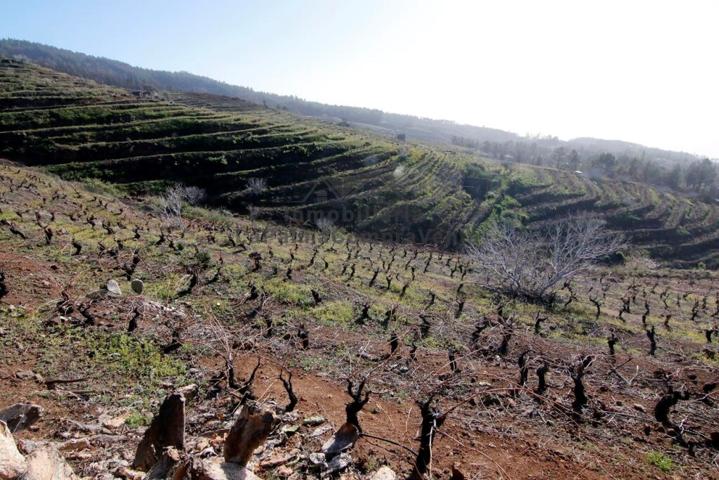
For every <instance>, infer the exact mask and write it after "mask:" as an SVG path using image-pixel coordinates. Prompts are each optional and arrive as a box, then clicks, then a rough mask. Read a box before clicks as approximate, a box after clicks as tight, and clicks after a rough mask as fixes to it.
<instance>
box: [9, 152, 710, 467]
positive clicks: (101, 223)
mask: <svg viewBox="0 0 719 480" xmlns="http://www.w3.org/2000/svg"><path fill="white" fill-rule="evenodd" d="M112 191H113V189H112V188H103V186H102V185H97V183H96V182H90V183H89V184H81V183H69V182H66V181H62V180H59V179H57V177H55V176H53V175H48V174H46V173H43V172H41V171H39V170H38V169H32V168H27V167H20V166H18V165H16V164H15V165H13V164H8V163H7V162H0V273H2V276H1V277H0V286H1V287H2V288H0V338H1V339H2V345H3V350H2V360H3V371H2V374H1V375H0V411H1V410H2V409H4V408H5V407H7V406H9V405H12V404H15V403H17V402H33V403H37V404H39V405H40V406H41V407H42V408H44V409H45V414H44V415H43V416H42V418H41V419H40V420H39V421H38V422H37V424H36V425H35V428H33V429H32V430H25V431H19V432H17V433H16V434H17V436H18V439H19V440H31V441H33V442H47V441H49V442H51V443H52V444H54V445H56V446H58V448H60V449H61V451H62V454H63V455H64V456H66V458H67V459H68V460H69V461H70V462H71V463H72V465H73V467H74V468H75V469H76V472H77V473H78V474H81V475H82V476H83V477H93V478H94V477H96V476H97V475H98V474H100V473H102V474H105V477H107V478H113V477H112V476H109V477H108V476H107V473H108V472H111V473H112V474H115V476H116V477H120V478H125V479H126V478H142V475H141V474H135V475H133V476H130V475H129V474H127V473H126V472H125V473H123V470H122V469H121V467H127V466H128V462H127V460H131V459H132V458H133V452H134V449H135V448H136V447H137V445H138V444H139V443H140V438H141V436H142V434H143V432H144V431H145V429H146V426H147V424H148V423H149V419H150V418H151V417H152V415H154V414H156V413H157V412H158V404H159V402H160V401H161V400H162V398H163V397H164V396H165V395H166V394H168V393H170V392H172V391H173V390H174V389H175V388H177V387H181V386H184V385H187V384H195V385H197V387H198V388H197V390H199V391H198V393H197V395H195V396H194V397H193V398H192V399H188V402H187V405H186V409H187V415H186V430H187V443H186V445H185V447H186V452H187V453H188V454H192V455H199V454H200V452H202V456H210V457H215V456H216V453H215V452H217V454H221V453H220V452H221V448H222V441H223V437H224V433H225V432H226V430H227V429H228V425H231V424H232V421H233V420H234V418H236V416H235V412H236V410H237V405H238V400H237V399H238V398H241V397H242V395H244V393H242V392H243V391H242V390H239V387H237V386H233V385H232V382H231V381H230V380H229V379H228V378H227V375H228V374H227V366H228V365H227V364H226V363H225V361H224V360H225V358H224V357H223V355H227V351H228V350H227V349H229V350H230V351H231V352H232V353H233V357H232V358H231V359H230V361H229V363H230V365H232V366H233V368H234V374H235V375H236V380H237V382H238V383H239V384H240V385H246V384H245V382H246V381H249V388H250V390H249V391H250V393H251V394H254V396H256V397H257V398H258V399H259V400H261V401H264V402H267V401H270V400H272V401H274V402H276V404H277V405H278V408H283V407H284V406H285V405H286V404H287V395H286V393H285V391H284V389H283V388H282V385H281V383H280V381H279V380H278V376H279V375H280V372H283V373H284V375H285V378H286V377H287V374H288V372H289V373H292V374H293V377H292V378H293V382H294V388H295V392H296V395H297V397H298V400H299V402H298V403H297V405H296V409H295V413H293V414H292V415H284V412H282V413H283V414H282V420H281V424H280V426H278V428H277V429H276V430H275V433H273V436H272V440H271V441H270V442H268V443H267V445H266V446H265V448H263V449H258V451H257V453H256V455H255V456H254V461H253V465H254V468H255V471H256V472H257V473H258V474H260V475H261V477H262V478H267V479H270V478H279V477H283V478H284V477H287V475H286V474H281V472H282V470H281V469H280V467H281V466H282V465H283V464H285V465H287V466H288V467H290V468H291V469H292V470H294V471H295V472H296V473H297V476H296V477H294V478H309V477H310V476H311V475H313V476H319V475H318V474H317V471H318V469H321V468H322V467H321V466H318V465H317V464H316V463H317V462H314V461H312V457H310V454H315V452H319V451H320V449H321V447H322V445H323V444H325V443H326V442H327V440H328V439H329V438H330V436H331V435H332V432H333V431H334V430H335V429H337V428H338V427H339V426H340V425H342V423H343V422H344V419H345V415H344V413H345V409H344V407H345V403H346V402H348V401H349V400H350V398H349V396H348V395H347V394H346V393H345V392H346V381H347V379H352V380H354V381H362V380H363V379H367V382H368V383H367V386H368V389H369V390H371V392H372V393H371V395H370V397H369V403H368V404H367V405H366V406H365V408H364V409H363V411H362V412H361V413H360V414H359V418H360V422H361V425H362V427H363V431H364V432H365V433H366V434H367V435H368V436H366V437H363V438H361V439H359V440H358V441H357V442H356V443H357V444H356V445H355V446H354V448H352V450H351V452H350V456H351V459H350V463H349V465H348V466H347V467H345V468H347V469H348V470H349V472H348V473H346V475H348V476H347V477H346V478H352V479H356V480H368V479H370V478H372V477H371V476H372V474H373V473H374V471H375V470H376V469H377V467H378V466H379V465H380V464H385V463H388V464H389V465H390V466H391V467H392V468H393V469H394V470H395V471H397V472H398V473H400V477H399V478H407V476H408V474H409V472H410V470H411V468H412V464H413V460H414V455H413V450H416V449H417V447H418V443H419V442H418V435H417V433H416V432H417V431H418V428H419V425H420V413H419V411H418V408H417V405H416V403H415V402H416V401H420V400H425V399H427V398H428V397H429V396H430V395H432V398H433V399H434V402H433V405H434V406H435V408H436V409H437V411H438V412H446V414H447V419H446V421H445V422H444V423H443V425H442V426H441V428H440V429H439V434H438V435H437V437H436V439H435V443H434V446H433V465H434V468H435V472H436V473H437V477H439V478H449V473H448V472H449V470H450V469H451V468H452V466H453V465H456V466H457V467H458V468H459V469H460V471H462V472H463V473H464V474H465V475H467V478H516V479H519V478H577V479H586V480H589V479H614V478H624V479H646V478H716V468H715V465H714V463H713V462H714V461H715V458H716V451H717V450H716V448H717V446H716V438H717V437H716V435H717V433H716V427H717V425H718V423H717V422H719V418H718V417H719V410H717V408H716V403H715V402H716V390H714V391H713V392H712V390H711V389H712V388H715V387H716V384H717V383H716V382H717V360H716V358H717V355H716V342H715V343H713V344H711V343H706V341H705V337H704V332H706V331H712V330H711V329H712V328H714V329H716V318H717V315H719V301H718V300H717V298H715V296H714V293H715V289H716V281H717V275H716V274H715V273H712V272H699V273H697V272H681V271H672V270H643V269H641V267H638V266H637V265H633V266H631V267H626V268H625V267H620V268H614V269H606V268H602V269H600V270H598V271H596V272H592V273H590V274H588V275H585V276H581V277H578V278H575V279H574V280H573V282H572V285H573V290H572V292H573V293H572V298H574V300H573V301H572V302H571V304H570V303H569V302H567V297H568V294H567V293H566V292H562V294H561V296H562V301H561V302H559V303H560V305H558V307H557V308H556V309H555V310H552V311H545V310H543V309H542V308H541V307H540V306H538V305H528V304H523V303H521V302H514V301H510V300H507V299H502V298H498V297H496V296H494V295H492V294H491V293H490V292H488V291H485V290H483V289H481V288H479V287H478V286H477V277H476V274H475V273H472V272H471V271H470V270H468V269H467V268H466V266H468V265H470V263H469V262H470V259H467V258H465V257H462V256H455V255H447V254H442V253H439V252H436V251H430V250H425V249H415V248H413V247H412V246H407V245H400V246H397V245H386V244H382V243H378V242H365V241H364V240H362V239H359V238H356V237H353V236H351V235H336V236H334V237H333V238H330V237H329V236H328V235H325V234H317V232H316V231H308V230H303V229H298V228H288V227H286V226H283V225H277V224H273V223H267V222H264V221H257V220H252V219H249V218H246V217H241V218H237V217H233V216H230V215H225V214H223V213H222V212H218V211H212V210H206V209H202V208H193V207H187V206H186V207H185V208H184V210H183V215H184V218H183V219H181V220H180V221H179V222H168V221H167V219H166V218H165V217H164V216H163V215H162V213H161V210H160V209H159V208H158V203H157V199H155V198H151V197H143V198H141V199H131V198H126V197H123V196H117V195H116V193H113V192H112ZM380 266H382V270H381V272H382V275H381V276H380V277H379V278H378V279H377V277H376V273H375V272H377V271H379V269H380ZM460 267H461V268H460ZM458 268H460V271H461V272H462V274H461V275H460V274H457V269H458ZM193 278H194V281H193ZM110 279H112V280H114V281H116V282H117V285H118V287H119V290H120V291H119V294H118V293H117V292H115V293H114V294H110V292H109V291H108V290H107V289H106V288H105V286H106V284H107V282H108V280H110ZM375 279H377V281H375ZM131 280H135V281H138V280H139V281H142V288H141V289H139V292H138V289H137V287H136V288H135V290H134V291H133V289H132V288H131ZM598 291H601V292H602V294H601V295H602V301H603V304H602V309H601V312H600V314H597V315H596V317H595V313H594V306H593V305H592V303H590V300H591V299H593V298H595V297H594V296H593V295H597V292H598ZM460 292H461V293H460ZM629 294H631V295H632V297H631V299H630V303H631V310H632V312H631V313H625V314H624V316H623V317H619V318H617V313H618V312H619V311H620V309H621V308H622V306H623V305H624V303H623V302H624V301H625V300H624V299H625V298H626V296H627V295H629ZM595 300H596V299H595ZM459 302H461V304H462V305H463V308H461V309H458V306H459ZM562 305H563V306H562ZM645 309H646V310H645ZM645 311H646V312H649V313H648V314H647V313H644V312H645ZM363 312H364V313H365V314H366V315H363ZM642 314H643V316H642ZM640 317H641V318H640ZM540 318H541V319H542V320H543V322H544V323H543V324H539V322H538V319H540ZM670 318H671V324H670V323H669V321H670V320H669V319H670ZM507 322H509V323H507ZM662 323H663V324H664V326H662ZM647 325H652V326H654V325H655V326H656V327H657V328H656V335H657V342H658V345H659V346H658V349H657V351H656V352H655V353H654V354H653V355H649V354H647V350H648V347H649V342H648V341H647V337H646V333H645V327H646V326H647ZM610 333H611V334H612V335H614V334H616V336H617V338H618V339H619V342H618V344H617V345H616V353H615V354H614V355H607V354H606V345H605V342H604V340H603V339H604V338H607V337H609V335H610ZM224 338H230V339H232V341H230V342H229V343H228V345H227V346H226V347H225V348H223V346H222V345H223V343H222V342H223V341H224V340H223V339H224ZM230 344H231V346H230ZM502 344H504V347H503V348H500V346H501V345H502ZM393 345H394V346H393ZM223 352H224V353H223ZM390 352H392V353H390ZM585 355H591V358H594V361H593V362H592V364H591V366H590V367H588V371H587V375H586V377H585V378H584V380H583V382H584V383H583V385H585V386H586V394H587V397H588V403H587V405H586V407H585V408H584V409H582V411H580V412H577V411H575V410H573V407H572V396H573V393H572V392H573V388H574V387H573V386H574V383H573V381H572V376H573V374H574V370H573V369H574V368H575V365H576V363H577V361H578V359H580V358H583V357H584V356H585ZM518 358H520V359H522V358H524V360H525V361H526V364H525V366H526V367H527V370H526V373H525V375H527V374H528V377H525V382H524V383H521V384H520V383H518V381H517V379H518V378H519V374H520V369H519V368H518V366H517V359H518ZM448 359H453V360H452V362H448ZM258 361H259V362H260V364H259V367H258V369H259V370H258V372H257V375H256V377H255V378H254V381H250V380H249V378H250V374H251V372H252V370H253V368H255V365H257V362H258ZM520 365H521V363H520ZM543 365H544V366H545V368H547V367H548V368H549V373H548V374H547V385H546V387H547V388H548V390H546V391H541V390H538V388H539V386H538V376H537V375H535V374H534V372H535V371H536V370H537V369H540V368H541V367H542V366H543ZM28 371H29V373H28ZM63 381H66V382H65V383H63ZM712 385H713V387H712ZM667 386H669V387H671V386H676V388H677V391H679V388H681V389H682V391H685V392H687V395H688V396H689V397H688V398H686V399H683V400H681V401H679V402H678V404H677V405H676V406H675V410H676V411H673V412H672V416H671V418H673V419H676V421H677V422H680V421H681V422H682V425H684V426H685V427H686V431H684V433H683V434H682V435H683V436H682V437H681V439H682V441H684V442H692V445H693V446H692V447H687V446H682V445H678V444H677V443H676V442H673V438H672V433H671V430H668V431H667V430H665V429H664V427H663V426H662V425H661V424H660V423H659V422H658V421H656V420H655V418H654V415H653V409H654V407H655V405H657V404H658V402H660V400H661V399H662V398H663V397H664V395H665V393H666V388H667ZM238 392H239V393H238ZM673 410H674V409H673ZM318 415H321V416H322V419H320V420H317V416H318ZM309 418H313V419H314V420H307V421H303V420H304V419H309ZM317 423H320V424H321V426H322V429H320V428H318V425H317ZM100 424H102V427H96V426H97V425H100ZM327 425H329V427H328V426H327ZM94 427H96V428H95V430H93V428H94ZM97 431H100V432H101V434H97V433H96V432H97ZM372 436H374V438H373V437H372ZM378 438H379V440H378ZM382 439H387V440H388V441H389V442H392V443H388V442H387V441H386V440H382ZM712 441H713V442H714V443H712ZM23 443H24V444H25V445H29V447H32V446H33V445H38V444H37V443H29V442H28V443H25V442H23ZM208 445H211V446H212V447H213V448H214V451H213V449H212V448H208ZM599 446H601V448H600V447H599ZM122 459H124V460H125V461H124V463H122V462H123V460H122ZM278 459H284V460H281V461H278ZM284 471H285V472H286V469H284ZM440 474H441V476H440ZM193 478H197V477H193Z"/></svg>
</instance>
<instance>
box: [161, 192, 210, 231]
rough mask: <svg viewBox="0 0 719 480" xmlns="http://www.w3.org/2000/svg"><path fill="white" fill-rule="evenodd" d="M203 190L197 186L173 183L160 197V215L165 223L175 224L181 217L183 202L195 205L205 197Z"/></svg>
mask: <svg viewBox="0 0 719 480" xmlns="http://www.w3.org/2000/svg"><path fill="white" fill-rule="evenodd" d="M205 195H206V194H205V191H204V190H203V189H201V188H198V187H188V186H185V185H175V186H174V187H170V188H168V189H167V191H166V192H165V194H164V195H163V196H162V197H161V198H160V207H161V208H162V216H163V217H164V220H165V221H166V222H167V223H172V224H176V223H178V222H179V221H180V220H181V219H182V207H183V205H184V204H189V205H197V204H198V203H200V202H202V201H203V200H204V199H205Z"/></svg>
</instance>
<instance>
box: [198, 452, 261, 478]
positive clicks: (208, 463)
mask: <svg viewBox="0 0 719 480" xmlns="http://www.w3.org/2000/svg"><path fill="white" fill-rule="evenodd" d="M192 473H193V476H192V478H197V479H198V480H260V478H259V477H258V476H257V475H255V474H254V473H252V472H251V471H249V470H248V469H247V468H246V467H243V466H241V465H238V464H236V463H225V462H223V461H222V459H221V458H219V457H218V458H213V459H207V460H202V462H201V463H200V465H199V468H196V469H194V471H193V472H192Z"/></svg>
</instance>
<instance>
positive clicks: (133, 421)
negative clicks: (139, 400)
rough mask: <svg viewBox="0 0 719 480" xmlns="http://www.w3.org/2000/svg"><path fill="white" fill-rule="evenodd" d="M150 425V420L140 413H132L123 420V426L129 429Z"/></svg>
mask: <svg viewBox="0 0 719 480" xmlns="http://www.w3.org/2000/svg"><path fill="white" fill-rule="evenodd" d="M149 424H150V419H149V418H147V417H146V416H145V415H143V414H142V413H140V412H137V411H135V412H132V413H130V415H128V416H127V418H126V419H125V425H127V426H128V427H130V428H138V427H144V426H146V425H149Z"/></svg>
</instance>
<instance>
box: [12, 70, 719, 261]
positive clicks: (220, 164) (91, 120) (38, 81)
mask: <svg viewBox="0 0 719 480" xmlns="http://www.w3.org/2000/svg"><path fill="white" fill-rule="evenodd" d="M0 106H2V111H0V154H2V155H3V156H5V157H6V158H9V159H11V160H16V161H21V162H23V163H25V164H29V165H35V166H42V167H44V168H45V169H46V170H47V171H49V172H52V173H56V174H59V175H60V176H62V177H63V178H65V179H70V180H79V179H85V178H95V179H98V180H101V181H105V182H110V183H112V184H114V185H117V186H118V187H120V188H121V189H122V191H124V192H128V193H132V194H139V193H148V192H149V193H157V192H159V191H162V190H164V189H165V188H166V187H167V186H168V184H170V183H172V182H185V183H188V184H192V185H197V186H200V187H203V188H204V189H205V190H206V191H207V193H208V197H209V198H208V201H209V203H210V204H211V205H214V206H217V207H221V208H226V209H229V210H231V211H234V212H237V213H241V214H250V215H252V216H253V218H258V219H265V220H272V221H276V222H280V223H283V224H285V225H294V226H304V227H312V226H314V225H316V224H317V222H318V221H321V220H323V219H325V220H327V219H329V221H331V222H332V223H333V224H334V225H336V226H337V227H343V228H345V229H348V230H350V231H352V232H354V233H357V234H360V235H362V236H364V237H365V238H374V239H378V240H386V241H400V242H409V243H416V244H428V245H429V244H431V245H435V246H439V247H445V248H450V249H453V250H455V251H458V250H459V249H461V248H462V246H463V244H464V242H465V241H466V240H468V239H469V240H474V239H476V238H477V237H478V236H481V232H482V230H483V228H484V225H486V223H487V222H492V221H494V220H496V219H497V218H509V219H513V220H515V221H517V222H522V223H524V224H526V225H528V226H529V227H530V228H536V227H540V226H542V225H546V224H547V223H552V222H554V221H557V220H559V219H561V218H563V217H566V216H570V215H577V214H580V213H582V212H589V213H591V214H593V215H597V216H599V217H601V218H603V219H605V220H606V221H607V222H608V225H609V226H610V228H612V229H614V230H616V231H618V232H623V233H625V234H626V236H627V237H628V239H629V240H631V242H632V244H633V245H634V246H635V247H637V248H640V249H642V250H644V251H646V252H647V253H649V254H650V255H651V256H653V257H654V258H656V259H658V260H661V261H663V262H665V263H667V264H669V265H672V266H678V267H696V266H705V267H708V268H713V267H716V266H717V263H718V261H719V260H718V258H719V257H718V256H717V254H718V252H719V250H718V249H719V214H718V212H719V208H717V207H716V206H715V205H709V204H706V203H702V202H698V201H695V200H690V199H687V198H683V197H681V196H678V195H674V194H671V193H667V192H661V191H659V190H657V189H654V188H651V187H648V186H646V185H642V184H637V183H633V182H625V181H617V180H608V179H602V178H590V177H589V176H587V175H585V174H577V173H574V172H567V171H563V170H556V169H551V168H540V167H533V166H528V165H522V164H500V163H497V162H494V161H490V160H487V159H483V158H480V157H476V156H471V155H469V154H465V153H461V152H459V151H455V150H453V149H449V150H443V149H440V148H438V147H432V146H422V145H417V144H406V143H404V142H400V141H397V140H395V139H393V138H389V137H382V136H378V135H375V134H370V133H362V132H361V131H358V130H353V129H350V128H344V127H342V126H340V125H334V124H331V123H328V122H321V121H319V120H310V119H307V118H298V117H296V116H293V115H291V114H288V113H286V112H283V111H280V110H273V109H268V108H263V107H260V106H257V105H253V104H251V103H248V102H245V101H242V100H240V99H236V98H232V97H222V96H215V95H208V94H197V93H194V94H190V93H187V94H183V93H162V92H159V93H158V92H146V91H135V92H130V91H127V90H122V89H119V88H114V87H109V86H104V85H100V84H97V83H94V82H92V81H89V80H84V79H80V78H77V77H72V76H69V75H66V74H62V73H58V72H54V71H52V70H49V69H46V68H43V67H38V66H35V65H32V64H29V63H22V62H17V61H14V60H2V63H0Z"/></svg>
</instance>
